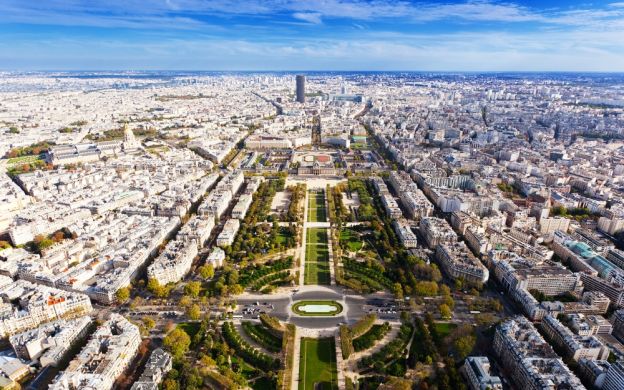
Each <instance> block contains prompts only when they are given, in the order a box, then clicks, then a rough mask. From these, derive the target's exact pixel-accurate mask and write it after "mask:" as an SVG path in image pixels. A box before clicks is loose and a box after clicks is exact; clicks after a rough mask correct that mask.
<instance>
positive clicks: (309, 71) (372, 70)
mask: <svg viewBox="0 0 624 390" xmlns="http://www.w3.org/2000/svg"><path fill="white" fill-rule="evenodd" d="M0 72H2V73H36V72H41V73H52V72H59V73H61V72H97V73H102V72H245V73H253V72H258V73H270V72H286V73H321V72H340V73H364V72H376V73H594V74H620V73H623V74H624V69H623V70H511V69H509V70H406V69H393V70H378V69H369V70H365V69H358V70H344V69H317V70H314V69H307V70H304V69H294V70H293V69H129V68H128V69H30V70H25V69H22V70H16V69H0Z"/></svg>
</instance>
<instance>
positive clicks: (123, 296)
mask: <svg viewBox="0 0 624 390" xmlns="http://www.w3.org/2000/svg"><path fill="white" fill-rule="evenodd" d="M115 296H116V297H117V301H118V302H120V303H124V302H126V301H127V300H128V298H130V289H129V288H128V287H122V288H120V289H119V290H117V292H116V293H115Z"/></svg>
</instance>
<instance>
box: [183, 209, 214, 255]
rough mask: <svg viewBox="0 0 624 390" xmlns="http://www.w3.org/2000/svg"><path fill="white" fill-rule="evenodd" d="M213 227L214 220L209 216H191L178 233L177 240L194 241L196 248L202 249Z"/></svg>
mask: <svg viewBox="0 0 624 390" xmlns="http://www.w3.org/2000/svg"><path fill="white" fill-rule="evenodd" d="M214 227H215V220H214V218H212V217H211V216H205V215H204V216H202V215H193V216H192V217H191V219H189V221H188V222H187V223H185V224H184V226H182V228H181V229H180V231H179V232H178V235H177V239H178V240H186V241H192V240H194V241H196V242H197V246H198V248H202V247H203V246H204V243H205V242H206V240H207V239H208V238H209V237H210V234H211V233H212V230H213V229H214Z"/></svg>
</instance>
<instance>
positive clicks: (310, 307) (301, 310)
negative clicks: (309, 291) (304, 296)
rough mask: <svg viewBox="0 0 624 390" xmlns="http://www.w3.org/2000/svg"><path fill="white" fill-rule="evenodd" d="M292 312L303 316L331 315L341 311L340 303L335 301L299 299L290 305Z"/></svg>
mask: <svg viewBox="0 0 624 390" xmlns="http://www.w3.org/2000/svg"><path fill="white" fill-rule="evenodd" d="M291 309H292V311H293V313H295V314H296V315H299V316H304V317H332V316H335V315H338V314H340V313H342V310H343V308H342V305H341V304H340V303H338V302H336V301H328V300H323V301H299V302H295V303H294V304H293V305H292V307H291Z"/></svg>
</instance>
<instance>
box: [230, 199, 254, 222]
mask: <svg viewBox="0 0 624 390" xmlns="http://www.w3.org/2000/svg"><path fill="white" fill-rule="evenodd" d="M252 201H253V197H252V196H251V195H246V194H244V195H241V196H240V198H239V200H238V202H237V203H236V205H234V208H233V209H232V218H237V219H240V220H242V219H244V218H245V215H246V214H247V210H249V206H251V202H252Z"/></svg>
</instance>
